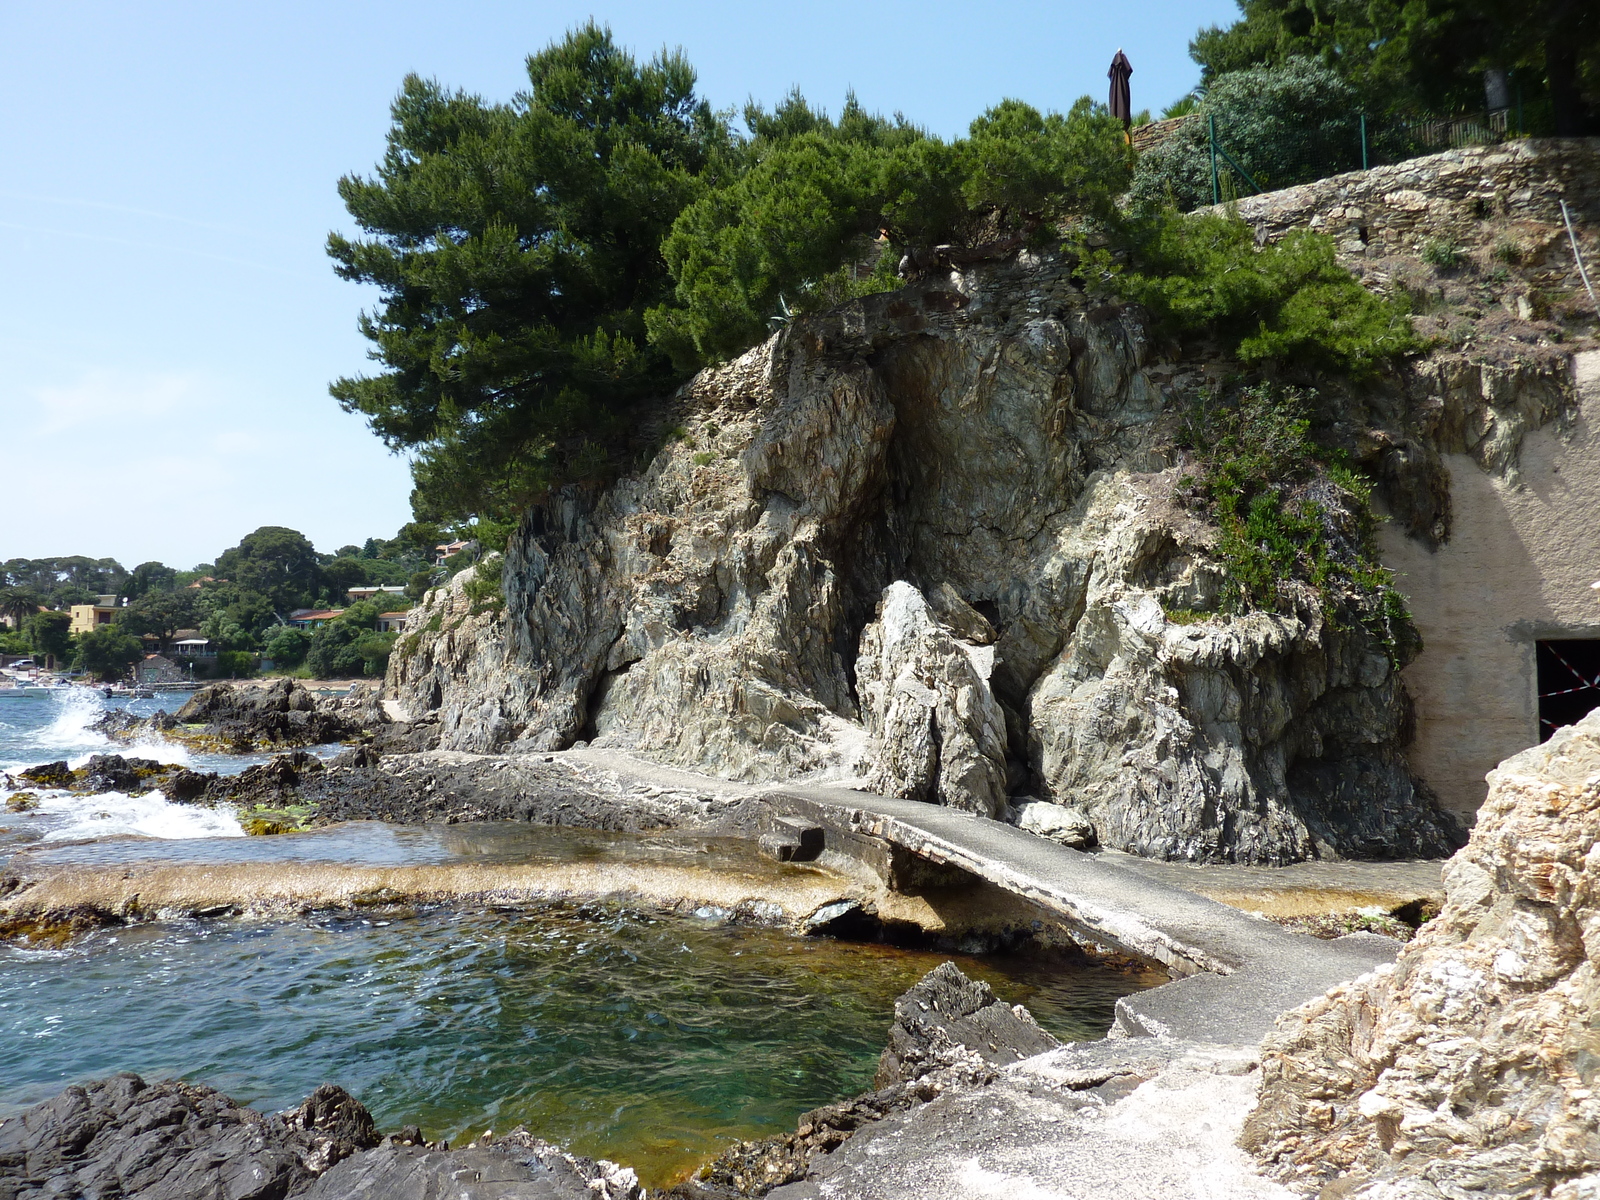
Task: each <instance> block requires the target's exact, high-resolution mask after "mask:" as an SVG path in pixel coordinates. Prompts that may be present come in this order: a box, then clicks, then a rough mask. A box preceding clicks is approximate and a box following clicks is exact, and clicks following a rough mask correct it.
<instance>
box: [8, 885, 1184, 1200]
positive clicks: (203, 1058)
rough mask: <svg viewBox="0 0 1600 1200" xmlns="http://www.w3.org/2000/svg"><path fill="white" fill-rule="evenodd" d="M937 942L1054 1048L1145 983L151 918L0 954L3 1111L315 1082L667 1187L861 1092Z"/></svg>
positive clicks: (758, 933)
mask: <svg viewBox="0 0 1600 1200" xmlns="http://www.w3.org/2000/svg"><path fill="white" fill-rule="evenodd" d="M947 958H955V960H956V961H957V962H958V963H959V964H960V965H961V966H962V968H963V969H964V970H966V971H967V972H968V973H969V974H972V975H975V976H978V977H982V978H984V979H987V980H988V981H989V982H990V984H991V985H992V986H993V987H994V988H995V990H996V991H997V992H998V993H999V994H1000V995H1001V996H1002V997H1003V998H1004V999H1006V1000H1007V1001H1009V1002H1012V1003H1019V1002H1020V1003H1025V1004H1027V1005H1028V1006H1029V1008H1030V1009H1032V1010H1033V1012H1034V1013H1035V1015H1036V1016H1037V1017H1038V1019H1039V1020H1040V1022H1041V1024H1043V1025H1044V1026H1045V1027H1046V1028H1048V1029H1050V1030H1052V1032H1054V1033H1056V1034H1057V1036H1059V1037H1062V1038H1064V1039H1083V1038H1098V1037H1100V1036H1103V1034H1104V1032H1105V1030H1106V1028H1107V1027H1108V1026H1109V1024H1110V1022H1111V1017H1112V1006H1113V1005H1114V1003H1115V1001H1116V999H1117V997H1118V996H1120V995H1125V994H1127V993H1129V992H1132V991H1135V990H1138V989H1139V988H1140V987H1143V986H1148V985H1150V984H1152V983H1154V982H1158V981H1159V980H1157V979H1155V978H1153V977H1151V976H1148V975H1143V976H1141V975H1136V974H1125V973H1121V972H1116V971H1112V970H1108V969H1104V968H1099V967H1094V966H1089V965H1085V964H1079V963H1064V962H1062V961H1059V960H1052V961H1038V960H1033V961H1029V960H1021V959H1006V958H982V959H974V958H964V957H958V956H952V955H945V954H932V953H922V952H917V951H907V950H899V949H893V948H890V947H884V946H872V945H861V944H852V943H843V942H835V941H830V940H827V939H804V938H797V937H794V936H791V935H789V934H786V933H782V932H778V931H773V930H762V929H749V928H736V927H730V926H726V925H711V924H707V923H702V922H697V921H693V920H689V919H680V918H666V917H662V916H659V915H654V914H645V913H641V912H637V911H632V910H629V909H626V908H621V907H616V906H603V905H591V906H584V907H550V908H543V909H539V910H533V911H519V912H483V913H473V914H462V913H459V912H457V913H450V912H442V911H441V912H434V913H422V914H412V915H405V916H400V917H396V918H378V917H368V918H366V919H362V918H352V917H347V916H346V917H339V918H326V919H314V920H309V921H300V922H275V923H268V924H250V923H247V922H242V921H217V922H204V921H190V922H179V923H167V924H161V925H152V926H144V927H137V928H130V929H122V930H116V931H113V932H111V933H104V934H96V935H93V936H91V937H89V938H86V939H84V940H83V941H82V942H80V943H78V944H76V945H74V946H72V947H70V948H68V949H66V950H23V949H19V948H16V947H9V948H3V949H0V1113H6V1112H14V1111H16V1110H17V1109H18V1108H20V1107H23V1106H26V1105H28V1104H31V1103H35V1102H37V1101H38V1100H40V1099H43V1098H45V1097H47V1096H49V1095H52V1094H54V1093H55V1092H56V1091H58V1090H59V1089H60V1088H61V1087H62V1086H64V1085H65V1084H66V1083H68V1082H71V1081H73V1080H82V1079H88V1078H93V1077H96V1076H100V1075H104V1074H107V1073H109V1072H112V1071H117V1070H133V1071H137V1072H139V1073H141V1074H144V1075H146V1076H148V1077H151V1078H158V1077H163V1076H169V1075H176V1076H184V1077H187V1078H190V1079H194V1080H197V1081H201V1082H205V1083H208V1084H211V1085H212V1086H215V1087H218V1088H221V1089H222V1090H224V1091H226V1092H228V1093H229V1094H230V1095H232V1096H234V1097H235V1098H237V1099H239V1100H241V1101H245V1102H249V1103H254V1104H257V1105H259V1106H263V1107H266V1108H269V1109H273V1108H285V1107H289V1106H292V1105H294V1104H298V1103H299V1102H300V1100H302V1099H303V1098H304V1097H305V1096H306V1095H307V1094H308V1093H309V1092H310V1091H311V1090H312V1089H313V1088H315V1087H316V1086H317V1085H318V1084H320V1083H323V1082H333V1083H338V1084H340V1085H342V1086H344V1087H345V1088H347V1089H349V1090H350V1091H351V1092H352V1093H353V1094H354V1095H356V1096H357V1097H358V1098H359V1099H360V1100H361V1101H362V1102H363V1103H365V1104H366V1105H367V1106H368V1107H369V1108H371V1109H372V1111H373V1113H374V1115H375V1116H376V1117H377V1119H378V1122H379V1125H380V1127H382V1128H394V1127H396V1126H398V1125H400V1124H403V1123H409V1122H415V1123H417V1124H420V1125H421V1126H422V1127H423V1129H424V1131H425V1132H426V1133H427V1134H428V1135H429V1136H430V1137H446V1138H450V1139H453V1140H455V1139H460V1138H462V1137H465V1136H476V1135H477V1134H479V1133H482V1132H483V1131H484V1130H485V1129H488V1128H491V1127H492V1128H496V1129H500V1130H505V1129H508V1128H510V1127H511V1126H512V1125H515V1124H518V1123H521V1124H525V1125H527V1127H528V1128H529V1129H531V1130H533V1131H534V1132H536V1133H538V1134H540V1135H541V1136H544V1137H547V1138H550V1139H551V1140H554V1141H558V1142H563V1143H567V1144H569V1145H571V1146H572V1147H573V1148H574V1149H576V1150H578V1151H579V1152H581V1153H586V1154H590V1155H597V1156H604V1157H609V1158H613V1159H617V1160H620V1161H623V1162H626V1163H629V1164H632V1165H634V1166H636V1167H638V1168H639V1169H640V1171H641V1175H642V1176H643V1177H644V1178H645V1179H646V1181H647V1182H655V1183H661V1182H663V1181H665V1180H667V1179H670V1178H672V1177H674V1176H676V1175H679V1174H681V1173H683V1172H685V1171H687V1170H689V1169H692V1167H693V1166H694V1165H695V1164H696V1163H698V1162H699V1161H702V1160H703V1159H704V1158H706V1157H708V1156H710V1155H712V1154H714V1153H716V1151H717V1150H719V1149H720V1148H722V1147H723V1146H724V1145H726V1143H728V1142H729V1141H732V1140H734V1139H737V1138H751V1137H758V1136H765V1135H767V1134H770V1133H775V1132H779V1131H782V1130H787V1129H790V1128H792V1127H793V1124H794V1119H795V1117H796V1116H798V1115H799V1114H800V1113H801V1112H803V1111H805V1110H806V1109H808V1108H812V1107H815V1106H816V1105H818V1104H821V1103H825V1102H828V1101H831V1100H836V1099H840V1098H842V1097H844V1096H848V1095H851V1094H854V1093H856V1092H859V1091H861V1090H864V1089H865V1088H867V1087H869V1086H870V1085H871V1080H872V1074H873V1070H874V1068H875V1066H876V1063H877V1057H878V1054H879V1052H880V1051H881V1050H882V1048H883V1044H884V1038H885V1034H886V1032H887V1029H888V1025H889V1021H890V1020H891V1017H892V1013H893V1005H894V998H895V997H896V996H897V995H899V994H900V993H901V992H902V991H904V990H905V989H906V988H907V987H909V986H910V985H911V984H912V983H914V982H915V981H916V980H917V979H919V978H920V977H921V976H922V975H923V974H924V973H925V972H927V971H928V970H930V969H931V968H932V967H934V966H935V965H937V964H938V963H940V962H942V961H945V960H946V959H947Z"/></svg>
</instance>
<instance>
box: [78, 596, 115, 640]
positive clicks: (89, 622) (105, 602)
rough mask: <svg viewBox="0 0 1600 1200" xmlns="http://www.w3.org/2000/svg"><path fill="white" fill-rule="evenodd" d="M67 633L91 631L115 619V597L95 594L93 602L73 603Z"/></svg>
mask: <svg viewBox="0 0 1600 1200" xmlns="http://www.w3.org/2000/svg"><path fill="white" fill-rule="evenodd" d="M71 611H72V623H71V624H70V625H68V626H67V632H68V633H74V634H76V633H93V632H94V631H95V630H96V629H100V628H102V627H103V626H106V625H109V624H111V622H112V621H115V620H116V619H117V598H116V597H115V596H96V597H95V602H94V603H93V604H74V605H73V606H72V610H71Z"/></svg>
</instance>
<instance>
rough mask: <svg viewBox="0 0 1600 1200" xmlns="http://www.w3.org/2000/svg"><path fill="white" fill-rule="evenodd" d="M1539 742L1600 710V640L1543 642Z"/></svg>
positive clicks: (1540, 657)
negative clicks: (1597, 709)
mask: <svg viewBox="0 0 1600 1200" xmlns="http://www.w3.org/2000/svg"><path fill="white" fill-rule="evenodd" d="M1536 653H1537V655H1538V664H1539V740H1540V741H1541V742H1543V741H1547V740H1548V739H1549V737H1550V735H1551V734H1552V733H1554V732H1555V731H1556V730H1557V729H1560V728H1561V727H1562V726H1563V725H1571V724H1572V723H1573V722H1574V721H1580V720H1582V719H1583V718H1584V717H1586V716H1588V715H1589V714H1590V713H1591V712H1593V711H1594V710H1595V709H1596V708H1600V639H1587V640H1582V641H1580V640H1578V639H1576V638H1571V639H1565V640H1563V641H1559V642H1540V643H1539V644H1538V648H1537V651H1536Z"/></svg>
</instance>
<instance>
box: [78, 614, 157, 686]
mask: <svg viewBox="0 0 1600 1200" xmlns="http://www.w3.org/2000/svg"><path fill="white" fill-rule="evenodd" d="M143 657H144V644H143V643H142V642H140V641H139V639H138V638H136V637H134V636H133V635H132V634H131V633H129V632H128V631H127V630H125V629H123V628H122V627H121V626H120V625H117V624H116V623H115V622H113V623H111V624H109V625H102V626H101V627H100V628H98V629H92V630H90V631H89V632H88V633H85V634H81V635H80V636H79V637H78V639H77V645H76V650H75V653H74V654H73V659H72V665H73V666H75V667H82V668H83V669H84V670H85V671H87V672H89V674H91V675H93V676H94V677H95V678H96V679H99V680H108V679H121V678H122V677H123V676H124V675H126V674H127V673H128V668H129V667H131V666H133V664H134V663H136V662H138V661H139V660H140V659H141V658H143Z"/></svg>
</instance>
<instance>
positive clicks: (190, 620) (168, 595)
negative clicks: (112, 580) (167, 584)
mask: <svg viewBox="0 0 1600 1200" xmlns="http://www.w3.org/2000/svg"><path fill="white" fill-rule="evenodd" d="M198 600H199V596H198V594H197V593H195V592H191V591H189V590H188V589H187V588H185V589H184V590H183V591H178V592H163V591H148V590H147V591H145V592H144V593H143V594H142V595H141V596H140V597H139V598H138V599H137V600H134V601H132V602H131V603H129V604H128V605H127V606H126V607H124V608H122V609H119V610H118V612H117V624H118V625H120V626H121V627H122V629H123V630H124V632H127V633H131V634H134V635H135V636H137V635H139V634H142V633H151V634H154V635H155V636H156V637H158V638H160V639H161V640H162V641H163V642H170V641H171V640H172V639H173V638H174V637H175V636H176V635H177V632H178V630H180V629H194V628H196V627H197V626H198V625H199V623H200V612H199V604H198Z"/></svg>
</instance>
